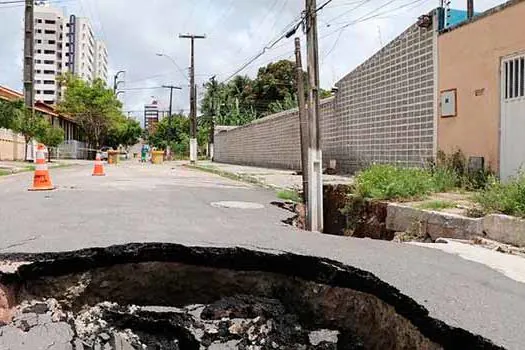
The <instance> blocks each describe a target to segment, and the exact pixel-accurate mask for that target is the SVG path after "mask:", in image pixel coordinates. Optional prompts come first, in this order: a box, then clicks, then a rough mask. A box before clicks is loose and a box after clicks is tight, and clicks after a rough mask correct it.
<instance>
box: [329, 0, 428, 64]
mask: <svg viewBox="0 0 525 350" xmlns="http://www.w3.org/2000/svg"><path fill="white" fill-rule="evenodd" d="M395 1H397V0H390V1H387V2H386V3H384V4H383V5H381V6H379V7H377V8H375V9H374V10H372V11H369V12H368V13H366V14H364V15H363V16H361V17H359V18H357V19H355V20H353V21H351V22H349V23H346V24H344V25H343V26H342V27H340V28H338V29H336V30H334V31H333V32H330V33H328V34H326V35H323V36H322V37H321V39H324V38H326V37H328V36H330V35H332V34H334V33H337V32H339V34H338V36H337V39H336V40H335V42H334V44H333V45H332V47H331V49H330V50H328V51H327V53H326V54H325V55H324V57H323V61H324V60H325V59H326V58H327V57H328V56H329V55H330V54H331V53H332V52H333V50H334V49H335V47H336V46H337V43H338V42H339V39H340V38H341V36H342V34H343V31H344V30H345V29H346V28H348V27H350V26H351V25H355V24H358V23H362V22H365V21H368V20H371V19H374V18H377V17H379V16H382V15H385V14H387V13H391V12H394V11H398V10H400V9H402V8H405V7H408V6H411V5H413V4H416V3H419V2H426V1H428V0H415V1H411V2H409V3H405V4H403V5H401V6H399V7H396V8H394V9H391V10H388V11H383V12H380V13H376V14H374V12H376V11H378V10H380V9H382V8H385V7H386V6H388V5H390V4H391V3H393V2H395Z"/></svg>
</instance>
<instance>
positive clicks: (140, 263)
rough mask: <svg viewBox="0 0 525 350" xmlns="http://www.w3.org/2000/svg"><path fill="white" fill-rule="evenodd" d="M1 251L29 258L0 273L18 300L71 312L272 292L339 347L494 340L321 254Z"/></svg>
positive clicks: (146, 247)
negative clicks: (333, 333) (47, 302)
mask: <svg viewBox="0 0 525 350" xmlns="http://www.w3.org/2000/svg"><path fill="white" fill-rule="evenodd" d="M3 258H4V259H8V260H17V259H18V260H22V259H23V260H24V261H30V262H31V264H29V265H24V266H20V268H19V269H18V270H17V272H16V273H12V274H2V275H0V283H2V284H3V285H4V286H6V287H7V288H11V290H13V291H16V295H15V296H16V300H17V301H18V302H20V301H21V300H33V299H42V298H49V297H56V298H57V299H59V300H61V305H62V307H64V308H65V309H67V310H68V312H72V313H75V312H79V311H80V310H81V309H83V308H84V307H85V306H87V305H91V306H93V305H97V303H100V302H105V301H111V302H114V303H118V304H119V305H137V304H138V305H159V306H175V307H181V306H184V305H190V304H196V303H201V304H208V303H212V302H214V301H216V300H219V299H220V298H224V297H227V296H235V295H238V294H249V295H252V296H254V297H260V298H276V299H278V300H280V302H282V303H283V304H284V305H286V308H287V310H291V311H293V312H294V313H296V314H297V316H298V317H299V319H300V320H301V322H302V324H303V327H306V328H311V329H312V330H315V329H336V330H338V331H340V332H341V337H340V340H338V341H341V342H343V343H342V345H343V344H350V342H352V341H354V340H355V339H356V337H357V338H358V339H360V341H362V342H363V344H364V345H365V347H367V348H389V349H396V348H429V349H433V348H441V347H445V348H450V347H460V348H476V347H483V348H498V347H497V346H496V345H494V344H493V343H491V342H490V341H489V340H487V339H484V338H482V337H480V336H477V335H474V334H472V333H470V332H468V331H466V330H464V329H461V328H457V327H452V326H449V325H447V324H445V323H444V322H442V321H440V320H437V319H434V318H432V317H430V316H429V315H428V311H427V310H426V309H425V308H424V307H422V306H421V305H419V304H417V303H416V302H414V301H413V300H412V299H410V298H408V297H407V296H405V295H403V294H402V293H400V292H399V290H397V289H395V288H393V287H392V286H390V285H388V284H386V283H384V282H382V281H381V280H379V279H378V278H377V277H375V276H374V275H372V274H370V273H368V272H366V271H363V270H360V269H356V268H353V267H351V266H347V265H344V264H342V263H339V262H335V261H332V260H329V259H324V258H317V257H309V256H300V255H295V254H281V255H274V254H269V253H263V252H259V251H251V250H247V249H240V248H212V247H206V248H204V247H185V246H181V245H176V244H155V243H151V244H127V245H123V246H113V247H108V248H96V249H86V250H81V251H75V252H64V253H43V254H14V255H9V256H4V257H3ZM103 284H104V285H105V287H104V288H103V287H101V286H102V285H103ZM138 285H140V286H141V288H137V286H138ZM22 286H23V288H22ZM72 290H73V291H75V290H76V292H74V293H71V291H72ZM78 291H81V292H78ZM99 326H100V328H101V330H100V331H101V332H106V330H104V329H103V328H104V327H103V323H101V324H99ZM226 330H228V329H226ZM218 331H219V332H220V328H219V329H218ZM97 339H100V338H97ZM341 339H342V340H341ZM345 342H346V343H345Z"/></svg>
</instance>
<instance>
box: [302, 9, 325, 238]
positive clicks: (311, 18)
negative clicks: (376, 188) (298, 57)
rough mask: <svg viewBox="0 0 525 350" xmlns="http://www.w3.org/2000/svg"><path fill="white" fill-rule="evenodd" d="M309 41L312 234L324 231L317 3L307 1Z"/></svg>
mask: <svg viewBox="0 0 525 350" xmlns="http://www.w3.org/2000/svg"><path fill="white" fill-rule="evenodd" d="M306 39H307V45H306V46H307V51H308V80H309V83H310V84H309V91H308V128H309V132H308V134H309V138H310V140H309V141H310V142H309V148H308V177H309V180H308V200H307V205H308V209H307V210H308V213H309V215H308V219H309V220H308V222H307V226H308V227H307V228H308V229H309V230H311V231H319V232H322V230H323V182H322V164H323V161H322V151H321V148H320V135H319V52H318V42H317V5H316V0H306Z"/></svg>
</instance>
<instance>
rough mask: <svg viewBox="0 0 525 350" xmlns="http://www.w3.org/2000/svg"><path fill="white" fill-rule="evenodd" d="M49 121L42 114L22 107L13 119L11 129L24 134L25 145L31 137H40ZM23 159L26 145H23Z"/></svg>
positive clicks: (31, 139)
mask: <svg viewBox="0 0 525 350" xmlns="http://www.w3.org/2000/svg"><path fill="white" fill-rule="evenodd" d="M48 126H49V122H48V121H47V120H46V119H45V117H44V116H42V114H40V113H38V112H35V113H32V111H31V110H30V109H28V108H25V107H23V108H22V110H21V113H17V116H16V119H15V120H14V121H13V125H12V129H13V131H15V132H18V133H20V134H22V135H23V136H24V140H25V142H26V145H28V144H29V143H30V142H31V141H33V139H40V138H41V137H42V136H43V135H44V134H45V132H46V129H47V128H48ZM24 159H25V160H26V161H27V146H26V147H25V152H24Z"/></svg>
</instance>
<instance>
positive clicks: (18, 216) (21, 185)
mask: <svg viewBox="0 0 525 350" xmlns="http://www.w3.org/2000/svg"><path fill="white" fill-rule="evenodd" d="M105 170H106V173H107V176H106V177H92V176H91V171H92V164H89V165H85V166H75V167H72V168H64V169H56V170H51V176H52V180H53V182H54V184H55V185H57V186H58V189H57V190H55V191H53V192H28V191H27V188H28V186H29V184H30V181H31V176H32V174H31V173H23V174H18V175H14V176H10V177H0V198H1V201H0V253H6V252H44V251H65V250H74V249H80V248H86V247H98V246H108V245H113V244H123V243H130V242H173V243H181V244H188V245H214V246H243V247H248V248H254V249H261V250H271V251H290V252H295V253H299V254H308V255H317V256H323V257H328V258H332V259H335V260H339V261H341V262H343V263H346V264H349V265H351V266H355V267H358V268H361V269H364V270H367V271H370V272H372V273H374V274H375V275H376V276H378V277H379V278H381V279H382V280H384V281H385V282H387V283H390V284H391V285H393V286H395V287H397V288H398V289H400V290H401V291H402V292H403V293H405V294H406V295H408V296H410V297H412V298H413V299H414V300H416V301H417V302H418V303H420V304H422V305H424V306H425V307H426V308H428V309H429V311H430V314H431V316H433V317H436V318H439V319H441V320H443V321H445V322H447V323H449V324H450V325H454V326H458V327H462V328H465V329H467V330H469V331H471V332H474V333H477V334H480V335H483V336H485V337H487V338H489V339H491V340H493V341H494V342H495V343H497V344H499V345H503V346H505V347H508V348H510V349H523V347H524V344H525V332H523V320H524V317H525V316H524V315H525V284H523V283H519V282H516V281H514V280H512V279H509V278H507V277H506V276H504V275H503V274H501V273H499V272H497V271H495V270H493V269H490V268H488V267H486V266H484V265H481V264H478V263H476V262H472V261H468V260H464V259H462V258H460V257H458V256H456V255H452V254H447V253H445V252H442V251H438V250H435V249H430V248H425V247H420V246H415V245H407V244H397V243H393V242H384V241H372V240H369V239H352V238H347V237H337V236H329V235H322V234H316V233H308V232H303V231H299V230H296V229H294V228H292V227H289V226H286V225H284V224H282V223H281V220H283V219H285V218H287V217H289V216H290V213H288V212H286V211H283V210H281V209H278V208H276V207H274V206H272V205H270V204H269V203H270V202H271V201H273V200H276V196H275V192H273V191H270V190H265V189H262V188H260V187H256V186H254V185H249V184H245V183H240V182H236V181H233V180H229V179H225V178H221V177H219V176H216V175H213V174H209V173H205V172H200V171H197V170H192V169H188V168H185V167H183V166H180V164H179V163H177V164H175V163H173V164H165V165H162V166H153V165H151V164H140V163H136V162H125V163H123V164H120V165H118V166H107V165H106V166H105ZM219 201H242V202H252V203H258V204H262V205H263V206H264V207H263V208H257V206H253V207H254V208H251V209H232V208H224V207H222V206H221V205H212V203H215V202H219Z"/></svg>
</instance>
